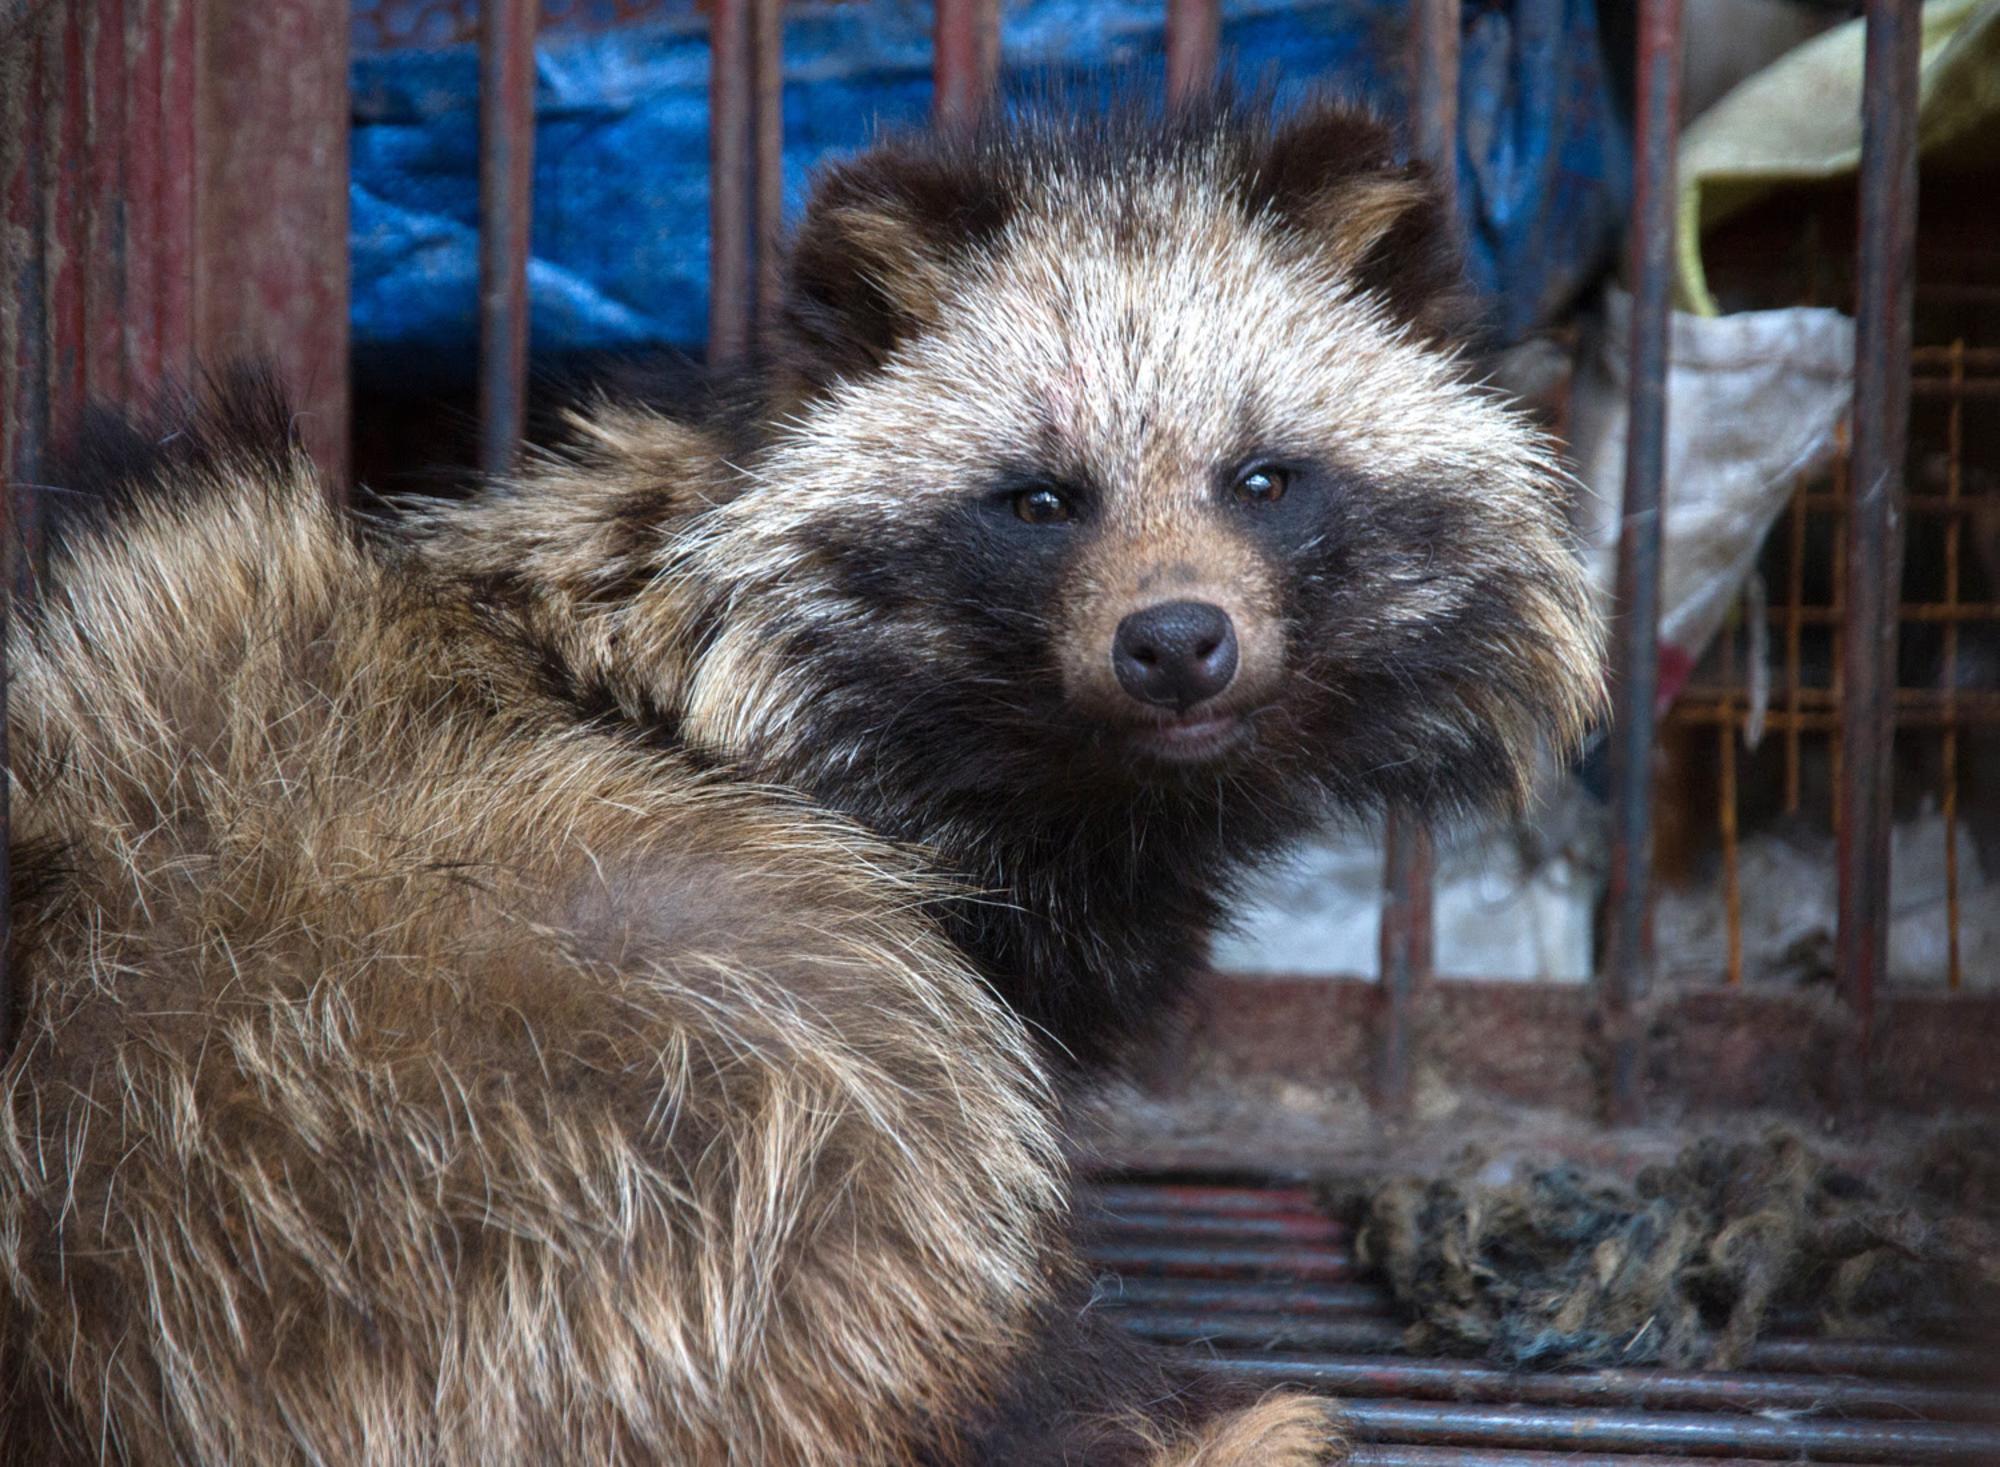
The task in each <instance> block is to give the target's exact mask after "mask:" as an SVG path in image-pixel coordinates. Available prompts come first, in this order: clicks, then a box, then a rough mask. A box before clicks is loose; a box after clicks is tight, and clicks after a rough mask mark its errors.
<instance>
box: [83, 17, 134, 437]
mask: <svg viewBox="0 0 2000 1467" xmlns="http://www.w3.org/2000/svg"><path fill="white" fill-rule="evenodd" d="M75 8H76V9H78V10H80V11H81V12H82V16H83V66H84V92H83V104H84V113H85V117H86V118H87V122H86V124H85V148H84V153H83V156H82V157H81V158H77V159H74V160H72V164H71V166H73V167H76V168H78V170H79V171H80V172H81V173H82V175H83V195H84V200H83V202H84V211H83V240H84V259H83V276H84V278H83V316H84V337H83V380H84V391H85V392H86V393H87V394H88V396H89V398H90V400H92V401H96V402H107V403H120V402H123V401H125V386H126V373H125V256H126V248H125V246H126V213H125V201H126V198H127V192H126V177H125V143H126V125H125V5H124V0H91V3H90V4H87V5H78V6H76V7H75Z"/></svg>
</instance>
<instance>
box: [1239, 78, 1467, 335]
mask: <svg viewBox="0 0 2000 1467" xmlns="http://www.w3.org/2000/svg"><path fill="white" fill-rule="evenodd" d="M1247 192H1248V198H1249V203H1250V205H1251V207H1252V209H1253V210H1268V211H1269V212H1270V213H1271V214H1272V215H1273V216H1275V217H1277V218H1278V219H1280V220H1282V221H1283V222H1284V223H1285V224H1287V225H1289V226H1290V227H1291V228H1292V229H1293V230H1295V231H1296V232H1297V233H1298V234H1299V235H1300V236H1301V237H1302V238H1304V239H1305V240H1306V241H1307V243H1308V244H1310V245H1311V246H1312V247H1313V248H1314V249H1315V250H1316V251H1318V253H1319V254H1320V255H1321V257H1322V258H1323V259H1324V260H1325V261H1326V262H1327V263H1328V264H1329V265H1330V266H1331V267H1332V268H1333V269H1334V270H1335V271H1337V272H1338V273H1339V274H1341V275H1343V276H1345V277H1347V278H1348V279H1351V280H1353V281H1354V282H1355V283H1356V284H1357V285H1359V286H1361V287H1362V288H1363V289H1365V290H1370V291H1374V292H1376V293H1377V294H1379V295H1380V296H1382V297H1383V298H1384V299H1385V300H1386V301H1387V302H1388V305H1389V308H1390V309H1391V310H1392V311H1393V312H1395V314H1396V315H1397V316H1399V317H1401V318H1402V319H1404V320H1407V321H1412V322H1416V323H1417V324H1419V325H1421V326H1424V327H1427V328H1441V327H1442V326H1443V325H1444V324H1445V319H1446V318H1447V317H1448V316H1451V315H1455V314H1456V301H1457V297H1458V286H1459V283H1460V266H1459V257H1458V249H1457V244H1456V240H1455V238H1454V235H1453V230H1452V224H1451V219H1450V216H1449V215H1448V213H1447V212H1446V208H1445V201H1444V198H1443V196H1442V195H1441V194H1440V193H1439V191H1438V189H1437V186H1436V184H1435V182H1434V181H1433V180H1432V177H1431V173H1430V170H1429V168H1427V167H1426V166H1425V165H1423V164H1421V163H1398V162H1397V160H1396V152H1395V142H1394V139H1393V138H1392V137H1391V135H1390V133H1389V130H1388V128H1386V127H1384V126H1383V125H1382V124H1381V123H1379V122H1377V121H1376V120H1375V119H1374V118H1372V117H1370V116H1369V115H1367V114H1366V113H1364V112H1358V111H1355V110H1354V109H1352V108H1349V107H1343V106H1340V105H1338V104H1332V103H1327V104H1321V105H1319V106H1316V107H1312V108H1309V109H1308V110H1306V111H1304V112H1302V113H1300V114H1299V115H1297V116H1295V117H1293V118H1290V119H1289V120H1287V121H1286V122H1284V123H1282V124H1281V125H1279V126H1278V127H1277V128H1276V129H1275V130H1274V131H1273V132H1272V134H1271V136H1270V138H1269V139H1268V140H1267V141H1266V142H1265V143H1264V144H1263V146H1262V147H1261V149H1260V150H1259V151H1258V153H1257V155H1256V156H1255V157H1254V158H1253V159H1252V160H1251V171H1250V175H1249V180H1248V190H1247Z"/></svg>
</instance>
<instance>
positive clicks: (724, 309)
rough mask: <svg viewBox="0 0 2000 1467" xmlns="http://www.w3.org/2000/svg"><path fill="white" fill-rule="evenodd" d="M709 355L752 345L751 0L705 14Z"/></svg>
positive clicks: (721, 0) (726, 356)
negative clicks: (706, 23) (706, 19)
mask: <svg viewBox="0 0 2000 1467" xmlns="http://www.w3.org/2000/svg"><path fill="white" fill-rule="evenodd" d="M708 48H709V49H708V359H709V361H710V363H712V364H717V365H720V364H725V363H729V362H734V361H737V360H739V359H740V358H741V357H742V356H743V354H744V353H745V352H747V351H748V350H749V348H750V332H751V322H752V319H753V315H752V313H753V310H754V302H753V300H752V298H751V289H752V277H751V254H750V252H751V244H752V240H753V237H754V235H753V220H752V209H753V199H754V194H755V178H754V176H753V174H752V167H753V160H754V158H755V156H756V155H755V150H754V140H753V138H752V131H753V123H752V119H751V101H752V93H753V91H754V86H753V79H752V75H751V72H752V66H753V61H752V57H751V54H750V0H715V3H714V4H713V6H712V7H711V8H710V10H709V17H708Z"/></svg>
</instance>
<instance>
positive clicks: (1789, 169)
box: [1675, 0, 2000, 316]
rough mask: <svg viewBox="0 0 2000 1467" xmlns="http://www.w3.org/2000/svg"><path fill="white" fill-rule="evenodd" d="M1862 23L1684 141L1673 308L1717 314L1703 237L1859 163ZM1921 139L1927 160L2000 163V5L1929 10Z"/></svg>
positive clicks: (1719, 108)
mask: <svg viewBox="0 0 2000 1467" xmlns="http://www.w3.org/2000/svg"><path fill="white" fill-rule="evenodd" d="M1864 24H1865V22H1863V21H1860V20H1854V21H1850V22H1848V23H1847V24H1846V25H1842V26H1839V27H1836V28H1835V29H1833V30H1830V31H1828V32H1826V33H1825V34H1824V35H1821V36H1816V37H1814V38H1813V39H1812V40H1810V41H1807V42H1806V43H1805V44H1804V45H1802V46H1800V47H1798V48H1797V49H1796V50H1794V51H1791V52H1790V53H1788V54H1787V55H1785V56H1783V57H1782V58H1780V59H1779V60H1777V61H1775V62H1773V63H1772V64H1771V65H1770V66H1768V67H1766V68H1765V69H1764V70H1762V71H1760V72H1758V73H1757V74H1756V75H1755V76H1752V77H1750V78H1748V79H1747V80H1745V81H1744V82H1742V83H1741V84H1740V85H1738V86H1737V87H1736V88H1735V89H1734V90H1733V91H1731V92H1730V93H1729V94H1728V95H1727V96H1725V97H1724V98H1723V99H1722V100H1721V101H1719V102H1717V103H1716V104H1715V105H1714V106H1713V107H1711V108H1709V109H1708V111H1707V112H1705V113H1703V114H1702V115H1701V116H1700V117H1699V118H1697V119H1696V120H1695V122H1694V124H1693V125H1692V126H1690V127H1689V128H1688V129H1687V131H1686V132H1685V133H1684V134H1683V135H1682V137H1681V147H1680V157H1679V162H1678V172H1679V179H1680V200H1679V204H1680V213H1679V219H1678V221H1677V225H1678V232H1677V236H1676V246H1675V248H1676V250H1677V253H1678V263H1679V269H1678V281H1677V293H1678V297H1679V298H1678V300H1677V302H1676V304H1677V305H1678V306H1679V307H1680V309H1682V310H1685V311H1694V312H1698V313H1699V314H1701V315H1704V316H1713V315H1715V314H1717V306H1716V303H1715V298H1714V297H1713V296H1712V295H1710V294H1709V290H1708V279H1707V275H1706V273H1705V272H1704V271H1703V269H1702V259H1701V237H1702V234H1703V233H1704V232H1705V231H1707V230H1709V229H1712V228H1713V227H1714V226H1715V225H1716V224H1718V223H1720V222H1721V221H1722V220H1724V219H1727V218H1728V217H1729V216H1730V215H1732V214H1735V213H1736V212H1738V211H1739V210H1741V209H1743V208H1744V207H1746V206H1747V205H1749V204H1752V203H1754V202H1756V201H1757V200H1758V199H1761V198H1763V197H1764V196H1765V195H1766V194H1768V193H1770V192H1772V191H1773V190H1774V189H1777V188H1779V187H1781V186H1783V185H1785V184H1788V183H1809V182H1822V181H1825V180H1827V179H1832V178H1838V177H1840V176H1842V175H1844V174H1849V173H1852V172H1854V171H1855V170H1856V169H1857V168H1858V167H1859V166H1860V162H1861V77H1862V69H1863V67H1862V34H1863V27H1864ZM1917 99H1918V100H1917V137H1918V146H1919V148H1920V149H1921V150H1922V151H1923V152H1924V153H1925V154H1927V155H1929V154H1936V153H1939V152H1946V151H1948V152H1950V153H1952V154H1954V155H1959V156H1966V157H1982V156H1983V157H1987V158H1990V157H1993V156H1995V155H1996V154H2000V127H1996V126H1994V124H1995V122H1996V121H2000V0H1931V3H1930V4H1928V5H1925V6H1924V15H1923V61H1922V70H1921V72H1920V74H1919V80H1918V93H1917Z"/></svg>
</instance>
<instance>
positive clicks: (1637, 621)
mask: <svg viewBox="0 0 2000 1467" xmlns="http://www.w3.org/2000/svg"><path fill="white" fill-rule="evenodd" d="M1680 28H1681V7H1680V0H1642V3H1641V4H1640V7H1639V55H1638V66H1637V76H1638V86H1637V94H1638V95H1637V103H1636V112H1635V137H1634V142H1633V152H1634V167H1633V194H1632V220H1631V225H1630V228H1629V239H1628V243H1627V249H1628V263H1627V269H1628V272H1629V274H1630V278H1631V284H1632V346H1631V360H1630V365H1629V393H1630V397H1629V412H1630V416H1629V424H1630V426H1629V427H1628V429H1627V431H1626V439H1625V484H1624V510H1623V517H1622V519H1621V523H1620V530H1619V536H1618V570H1617V585H1616V589H1615V592H1614V603H1613V604H1614V613H1613V621H1612V653H1611V658H1612V661H1611V677H1612V699H1613V703H1612V728H1611V750H1610V767H1611V818H1612V834H1611V863H1610V876H1609V881H1608V886H1607V893H1606V899H1605V907H1606V911H1605V940H1604V949H1603V952H1602V955H1601V961H1600V970H1601V971H1600V977H1599V991H1600V996H1601V999H1602V1005H1603V1029H1604V1033H1603V1047H1604V1058H1605V1067H1606V1076H1605V1089H1606V1097H1605V1098H1606V1104H1607V1107H1608V1110H1609V1113H1610V1115H1611V1117H1612V1119H1614V1120H1617V1121H1630V1120H1633V1119H1636V1118H1637V1116H1638V1114H1639V1109H1640V1099H1641V1096H1640V1079H1641V1076H1640V1071H1641V1067H1642V1064H1643V1060H1642V1057H1641V1039H1642V1036H1643V1033H1644V1027H1645V1025H1644V1018H1643V1012H1642V1011H1643V1009H1644V1006H1645V1004H1646V1001H1647V997H1648V993H1649V991H1650V989H1651V986H1652V966H1653V951H1652V948H1653V943H1652V895H1653V892H1652V815H1653V750H1654V739H1655V732H1656V710H1655V707H1654V702H1655V699H1656V697H1657V694H1658V688H1659V628H1660V543H1661V494H1662V490H1663V487H1664V486H1663V479H1664V476H1665V467H1666V428H1667V398H1666V372H1667V343H1668V335H1669V319H1668V311H1669V306H1670V304H1671V289H1672V280H1673V239H1674V150H1675V145H1676V141H1677V136H1678V129H1679V117H1680Z"/></svg>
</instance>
